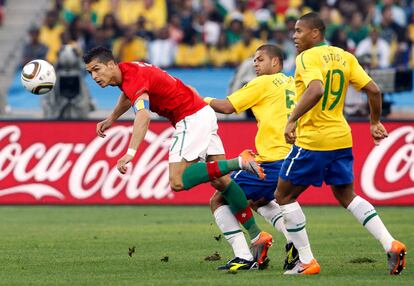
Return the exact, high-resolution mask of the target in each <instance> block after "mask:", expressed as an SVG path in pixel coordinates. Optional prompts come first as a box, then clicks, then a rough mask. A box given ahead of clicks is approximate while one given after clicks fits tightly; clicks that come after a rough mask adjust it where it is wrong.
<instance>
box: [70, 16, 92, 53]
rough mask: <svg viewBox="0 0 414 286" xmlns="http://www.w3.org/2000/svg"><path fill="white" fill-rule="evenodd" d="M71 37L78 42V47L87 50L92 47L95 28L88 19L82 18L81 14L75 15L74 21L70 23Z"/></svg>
mask: <svg viewBox="0 0 414 286" xmlns="http://www.w3.org/2000/svg"><path fill="white" fill-rule="evenodd" d="M69 33H70V39H71V41H72V42H76V45H77V47H79V49H80V50H81V51H87V50H89V49H90V48H92V46H91V44H92V42H93V38H94V33H95V29H94V27H93V26H91V25H90V22H89V20H88V19H82V18H81V17H80V16H75V18H73V21H72V22H71V23H70V24H69Z"/></svg>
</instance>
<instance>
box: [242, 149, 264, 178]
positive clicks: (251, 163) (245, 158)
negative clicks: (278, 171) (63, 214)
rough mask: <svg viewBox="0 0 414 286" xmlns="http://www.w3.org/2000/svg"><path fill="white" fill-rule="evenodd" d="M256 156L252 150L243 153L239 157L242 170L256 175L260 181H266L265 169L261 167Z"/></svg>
mask: <svg viewBox="0 0 414 286" xmlns="http://www.w3.org/2000/svg"><path fill="white" fill-rule="evenodd" d="M254 156H255V154H254V153H253V152H252V150H244V151H243V152H241V153H240V155H239V162H240V168H241V169H242V170H245V171H247V172H250V173H252V174H254V175H256V176H257V177H259V179H260V180H264V179H265V177H266V174H265V173H264V171H263V168H262V167H260V165H259V163H257V162H256V160H255V159H254Z"/></svg>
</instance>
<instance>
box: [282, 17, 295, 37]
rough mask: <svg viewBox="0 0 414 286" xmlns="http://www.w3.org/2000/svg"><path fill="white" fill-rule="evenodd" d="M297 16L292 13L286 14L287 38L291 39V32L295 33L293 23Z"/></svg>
mask: <svg viewBox="0 0 414 286" xmlns="http://www.w3.org/2000/svg"><path fill="white" fill-rule="evenodd" d="M297 19H298V18H297V17H296V16H293V15H287V16H286V19H285V27H286V31H287V38H288V39H293V34H294V33H295V24H296V20H297Z"/></svg>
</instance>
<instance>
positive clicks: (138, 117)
mask: <svg viewBox="0 0 414 286" xmlns="http://www.w3.org/2000/svg"><path fill="white" fill-rule="evenodd" d="M140 98H146V99H148V95H147V94H146V93H144V94H143V95H142V96H140ZM138 100H139V98H138ZM150 121H151V114H150V112H149V110H148V109H146V108H143V109H140V110H138V111H137V112H136V114H135V120H134V126H133V128H132V135H131V140H130V142H129V147H128V151H127V153H126V154H125V155H124V156H122V158H121V159H119V160H118V163H117V168H118V171H119V172H120V173H121V174H125V173H126V171H127V167H126V165H127V164H128V163H129V162H130V161H131V160H132V159H133V158H134V156H135V153H136V151H137V149H138V147H139V145H140V144H141V142H142V141H143V140H144V137H145V134H146V133H147V131H148V126H149V123H150Z"/></svg>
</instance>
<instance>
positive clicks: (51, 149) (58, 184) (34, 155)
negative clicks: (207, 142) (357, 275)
mask: <svg viewBox="0 0 414 286" xmlns="http://www.w3.org/2000/svg"><path fill="white" fill-rule="evenodd" d="M95 126H96V122H53V121H52V122H50V121H28V122H17V121H2V122H0V204H208V201H209V198H210V196H211V194H212V193H213V191H214V190H213V189H212V187H210V185H209V184H203V185H201V186H198V187H196V188H194V189H192V190H190V191H186V192H180V193H174V192H172V191H171V189H170V188H169V185H168V159H167V156H168V147H169V143H170V137H171V134H172V132H173V128H172V127H171V126H170V125H169V124H168V123H167V122H152V123H151V125H150V130H149V131H148V133H147V135H146V137H145V141H144V143H143V144H142V145H141V146H140V148H139V150H138V152H137V154H138V155H137V156H136V157H135V159H134V160H133V162H132V163H131V164H130V167H129V170H128V172H127V174H125V175H121V174H119V172H118V171H117V169H116V162H117V160H118V159H119V158H120V157H121V156H122V155H123V154H124V152H125V151H126V149H127V146H128V142H129V137H130V134H131V130H132V127H131V122H121V123H119V124H117V125H115V126H113V127H112V128H111V129H109V130H108V131H107V136H106V138H104V139H102V138H99V137H96V135H95ZM385 126H386V127H387V129H388V131H389V137H388V138H387V139H386V140H384V141H383V142H382V143H381V144H380V145H379V146H374V144H373V142H372V140H371V138H370V135H369V124H368V123H365V122H364V123H362V122H361V123H351V127H352V130H353V137H354V150H353V152H354V157H355V164H354V170H355V189H356V193H357V194H359V195H361V196H363V197H365V198H367V199H368V200H370V201H371V202H373V203H374V204H376V205H414V123H413V122H399V123H397V122H390V123H386V124H385ZM255 132H256V124H255V123H254V122H220V131H219V133H220V135H221V137H222V140H223V143H224V146H225V148H226V152H227V155H228V157H233V156H237V154H238V153H239V152H240V151H241V150H243V149H246V148H253V142H254V135H255ZM300 202H301V203H302V204H304V205H305V204H311V205H320V204H323V205H331V204H336V201H335V199H334V197H333V196H332V194H331V192H330V189H329V188H328V187H326V186H323V187H322V188H311V189H309V190H308V191H307V192H305V193H304V194H303V195H302V196H301V198H300Z"/></svg>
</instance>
